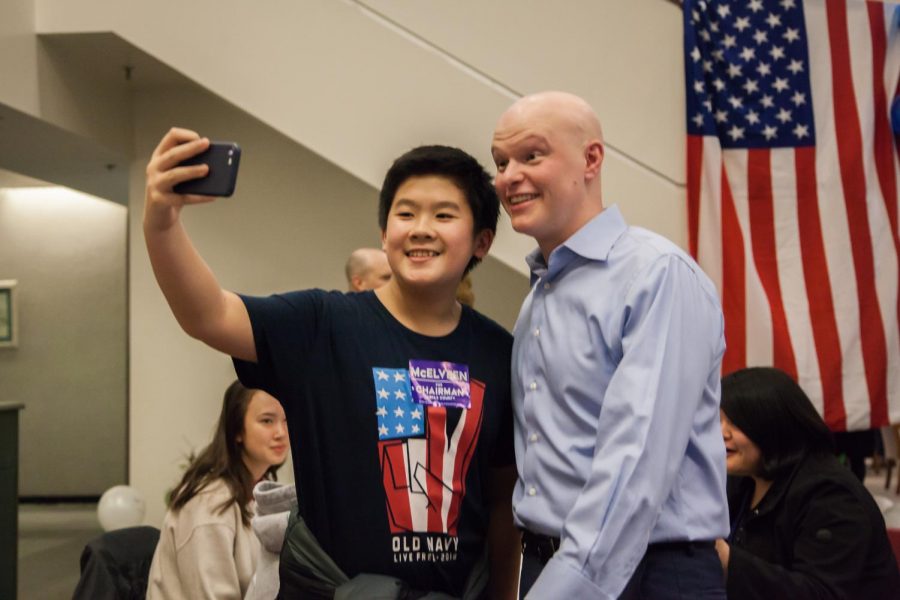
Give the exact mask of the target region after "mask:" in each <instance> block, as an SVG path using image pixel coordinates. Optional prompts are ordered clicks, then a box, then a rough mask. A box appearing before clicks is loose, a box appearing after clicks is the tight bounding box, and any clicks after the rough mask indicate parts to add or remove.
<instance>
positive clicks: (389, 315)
mask: <svg viewBox="0 0 900 600" xmlns="http://www.w3.org/2000/svg"><path fill="white" fill-rule="evenodd" d="M208 145H209V140H207V139H206V138H201V137H200V136H199V135H198V134H196V133H195V132H192V131H188V130H184V129H172V130H170V131H169V132H168V133H167V134H166V135H165V137H163V139H162V141H161V142H160V143H159V145H158V146H157V148H156V150H155V151H154V152H153V156H152V158H151V160H150V163H149V165H148V166H147V186H146V202H145V206H144V235H145V239H146V243H147V249H148V252H149V255H150V261H151V263H152V266H153V271H154V273H155V275H156V279H157V281H158V283H159V286H160V288H161V290H162V291H163V294H164V295H165V297H166V300H167V301H168V303H169V306H170V307H171V309H172V312H173V313H174V315H175V318H176V319H177V320H178V323H179V324H180V325H181V327H182V328H183V329H184V330H185V331H186V332H187V333H188V334H189V335H191V336H192V337H195V338H197V339H199V340H201V341H203V342H205V343H206V344H208V345H209V346H211V347H212V348H215V349H217V350H219V351H221V352H224V353H226V354H228V355H230V356H232V357H233V358H234V363H235V368H236V370H237V372H238V376H239V377H240V379H241V381H242V382H243V383H244V384H245V385H247V386H250V387H253V388H258V389H263V390H265V391H267V392H268V393H270V394H272V395H273V396H275V397H276V398H279V399H280V400H281V402H282V403H283V405H284V408H285V412H286V414H287V418H288V427H289V429H290V431H291V446H292V450H293V456H294V461H295V463H294V465H295V466H294V471H295V472H294V476H295V482H296V485H297V490H298V498H299V510H298V513H299V514H298V515H296V516H295V517H294V518H292V520H291V523H290V525H289V530H288V533H287V535H286V538H285V547H284V549H283V551H282V555H281V572H280V578H281V595H282V596H284V597H295V596H296V597H329V596H328V594H333V592H334V588H335V587H340V585H341V584H343V585H345V586H350V587H351V588H352V586H353V585H354V580H353V578H354V577H357V576H364V577H368V576H370V575H375V576H385V577H382V578H378V577H376V578H375V580H376V581H381V582H383V581H384V580H388V581H389V582H390V585H395V586H396V587H397V589H398V594H400V593H407V590H411V591H412V595H413V596H415V597H419V595H420V594H421V593H425V592H438V593H443V594H446V595H449V596H452V597H461V598H467V599H468V598H482V597H490V598H512V597H514V596H515V590H516V580H517V577H518V564H519V557H520V545H519V536H518V533H517V532H516V530H515V528H514V525H513V521H512V512H511V506H510V499H511V494H512V486H513V484H514V482H515V468H514V459H513V450H512V416H511V406H510V391H509V390H510V382H509V377H510V373H509V361H510V351H511V345H512V339H511V336H510V335H509V334H508V333H507V332H506V331H504V330H503V329H502V328H501V327H500V326H499V325H497V324H495V323H494V322H492V321H490V320H489V319H487V318H486V317H484V316H482V315H480V314H479V313H477V312H475V311H474V310H472V309H470V308H468V307H464V306H461V305H460V304H459V303H458V302H457V301H456V299H455V293H456V288H457V285H458V284H459V282H460V280H461V279H462V277H463V275H464V274H465V273H466V272H468V270H469V269H471V268H472V267H473V266H474V265H475V264H476V263H477V262H478V261H479V260H480V259H482V258H483V257H484V256H485V255H486V254H487V252H488V250H489V249H490V246H491V243H492V241H493V237H494V233H495V230H496V223H497V215H498V212H499V204H498V201H497V197H496V194H495V192H494V190H493V186H492V183H491V179H490V176H489V175H488V174H487V173H486V172H485V171H484V169H483V168H482V167H481V166H480V165H479V164H478V163H477V161H475V159H473V158H472V157H471V156H469V155H468V154H466V153H464V152H462V151H461V150H457V149H455V148H449V147H444V146H425V147H420V148H416V149H414V150H411V151H410V152H407V153H406V154H404V155H403V156H401V157H400V158H398V159H397V160H396V161H395V162H394V164H393V166H392V167H391V168H390V170H389V171H388V173H387V175H386V177H385V181H384V185H383V188H382V191H381V196H380V201H379V212H378V216H379V224H380V226H381V231H382V245H383V248H384V251H385V252H386V254H387V257H388V262H389V263H390V265H391V270H392V272H393V276H392V277H391V279H390V281H389V282H388V283H387V284H385V285H384V286H382V287H381V288H379V289H377V290H375V291H369V292H363V293H358V294H343V293H340V292H325V291H322V290H306V291H299V292H291V293H287V294H276V295H273V296H269V297H266V298H258V297H249V296H240V295H238V294H235V293H233V292H230V291H227V290H223V289H222V288H221V287H220V285H219V283H218V282H217V280H216V278H215V276H214V275H213V273H212V272H211V270H210V269H209V267H208V266H207V265H206V263H205V262H204V261H203V259H202V258H201V257H200V255H199V253H198V252H197V251H196V249H195V248H194V246H193V244H192V243H191V241H190V239H189V237H188V235H187V232H186V231H185V229H184V227H183V226H182V224H181V221H180V218H179V216H180V213H181V210H182V208H183V207H184V206H186V205H191V204H199V203H204V202H209V201H211V200H213V199H214V198H211V197H208V196H194V195H181V194H176V193H174V192H173V191H172V189H173V186H174V185H175V184H177V183H180V182H183V181H187V180H190V179H195V178H199V177H203V176H205V175H206V174H207V166H205V165H195V166H180V165H179V163H181V162H182V161H184V160H185V159H187V158H190V157H193V156H196V155H197V154H199V153H201V152H203V151H204V150H205V149H206V148H207V147H208ZM311 546H316V547H320V548H321V550H324V554H325V556H324V559H323V560H321V561H319V562H318V563H316V564H312V565H311V564H309V562H308V561H306V560H305V559H304V556H307V554H308V553H307V552H306V551H307V550H309V548H310V547H311ZM348 578H349V579H350V581H349V582H346V580H347V579H348ZM488 580H489V583H486V582H488ZM366 581H369V580H368V579H367V580H366ZM345 582H346V583H345ZM367 585H368V583H367ZM346 589H347V588H346V587H345V590H346ZM353 589H356V588H353ZM368 593H371V589H370V590H369V592H368ZM315 594H320V596H316V595H315ZM365 594H366V592H365V591H362V592H361V593H360V595H359V597H365ZM443 597H446V596H443Z"/></svg>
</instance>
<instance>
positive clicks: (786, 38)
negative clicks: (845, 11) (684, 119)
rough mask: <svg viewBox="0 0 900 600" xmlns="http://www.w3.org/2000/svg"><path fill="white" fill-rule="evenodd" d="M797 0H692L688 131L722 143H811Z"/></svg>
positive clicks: (803, 30)
mask: <svg viewBox="0 0 900 600" xmlns="http://www.w3.org/2000/svg"><path fill="white" fill-rule="evenodd" d="M798 2H799V0H779V1H778V2H777V3H776V2H773V1H766V2H764V1H763V0H747V1H746V2H716V1H715V0H712V1H700V2H697V3H696V4H695V5H694V7H693V8H692V9H691V15H690V18H689V19H685V36H686V39H687V40H693V41H694V45H693V49H692V50H691V51H690V52H689V53H688V56H687V57H686V61H685V69H686V71H687V73H686V75H687V81H688V82H689V84H688V86H687V87H688V89H687V108H688V125H687V127H688V133H689V134H694V135H714V136H717V137H718V138H719V140H720V143H721V146H722V148H788V147H797V146H814V145H815V142H816V140H815V137H816V136H815V127H814V125H813V111H812V93H811V87H810V80H809V52H808V49H807V43H806V24H805V22H804V18H803V10H802V7H801V6H798Z"/></svg>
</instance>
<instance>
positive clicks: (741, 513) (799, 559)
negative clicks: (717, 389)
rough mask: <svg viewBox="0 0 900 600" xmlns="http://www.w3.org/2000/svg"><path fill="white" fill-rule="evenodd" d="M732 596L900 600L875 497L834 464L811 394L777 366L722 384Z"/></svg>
mask: <svg viewBox="0 0 900 600" xmlns="http://www.w3.org/2000/svg"><path fill="white" fill-rule="evenodd" d="M721 421H722V437H723V438H724V441H725V451H726V457H727V458H726V461H727V469H728V475H729V481H728V507H729V512H730V514H731V535H730V536H729V539H728V540H727V541H726V540H718V541H717V543H716V548H717V550H718V551H719V557H720V558H721V560H722V566H723V567H724V569H725V573H726V578H727V584H726V587H727V592H728V598H729V599H731V600H740V599H743V598H760V599H765V600H775V599H777V598H791V599H796V600H800V599H803V598H866V599H872V600H874V599H875V598H879V599H881V598H898V597H900V573H898V570H897V563H896V561H895V559H894V555H893V552H892V551H891V546H890V542H889V541H888V537H887V532H886V531H885V525H884V519H883V518H882V516H881V512H880V511H879V509H878V506H877V505H876V504H875V502H874V500H873V499H872V496H871V495H870V494H869V492H868V490H866V489H865V488H864V487H863V485H862V484H861V483H860V482H859V480H858V479H857V478H856V477H855V476H854V475H853V473H852V472H850V470H849V469H847V468H846V467H844V466H843V465H841V464H840V463H839V462H838V460H837V459H836V458H835V456H834V453H833V448H832V441H831V433H830V431H829V430H828V427H827V426H826V425H825V422H824V421H823V420H822V418H821V417H820V416H819V413H818V412H816V409H815V408H814V407H813V405H812V403H811V402H810V400H809V398H808V397H807V396H806V394H805V393H804V392H803V390H801V389H800V386H798V385H797V384H796V383H795V382H794V381H793V380H792V379H791V378H790V377H789V376H788V375H787V374H785V373H783V372H782V371H779V370H777V369H771V368H752V369H743V370H741V371H737V372H735V373H732V374H731V375H728V376H726V377H725V378H724V379H723V380H722V409H721Z"/></svg>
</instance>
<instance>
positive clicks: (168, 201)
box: [144, 127, 215, 231]
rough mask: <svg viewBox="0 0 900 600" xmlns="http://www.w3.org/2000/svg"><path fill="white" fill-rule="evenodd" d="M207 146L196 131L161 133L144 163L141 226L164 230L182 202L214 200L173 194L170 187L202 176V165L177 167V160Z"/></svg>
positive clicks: (172, 222)
mask: <svg viewBox="0 0 900 600" xmlns="http://www.w3.org/2000/svg"><path fill="white" fill-rule="evenodd" d="M207 148H209V139H207V138H201V137H200V136H199V135H198V134H197V132H195V131H191V130H189V129H180V128H178V127H173V128H172V129H170V130H169V132H168V133H166V135H165V136H163V139H162V140H161V141H160V142H159V145H158V146H157V147H156V150H154V151H153V156H152V157H151V158H150V162H149V163H148V164H147V185H146V191H145V201H144V229H145V231H146V230H148V229H151V230H157V231H165V230H167V229H169V228H170V227H172V225H174V224H175V223H176V222H177V221H178V216H179V215H180V214H181V207H182V206H184V205H185V204H200V203H202V202H212V201H213V200H215V198H214V197H211V196H197V195H193V194H176V193H175V192H173V191H172V188H174V187H175V185H176V184H179V183H181V182H182V181H188V180H191V179H197V178H199V177H204V176H205V175H206V174H207V172H208V171H209V167H208V166H207V165H205V164H201V165H192V166H187V167H179V166H178V163H180V162H181V161H183V160H186V159H188V158H191V157H192V156H196V155H197V154H200V153H201V152H203V151H204V150H206V149H207Z"/></svg>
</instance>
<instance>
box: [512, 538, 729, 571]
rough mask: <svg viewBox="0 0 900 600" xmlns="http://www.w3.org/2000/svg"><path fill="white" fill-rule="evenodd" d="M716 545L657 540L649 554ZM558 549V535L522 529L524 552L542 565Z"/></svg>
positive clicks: (648, 548) (701, 548) (693, 549)
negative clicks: (552, 535) (551, 535)
mask: <svg viewBox="0 0 900 600" xmlns="http://www.w3.org/2000/svg"><path fill="white" fill-rule="evenodd" d="M715 547H716V543H715V542H714V541H711V540H702V541H693V542H687V541H681V542H657V543H655V544H650V545H649V546H647V554H650V553H655V552H685V553H688V554H690V553H692V552H694V551H696V550H704V549H710V548H715ZM557 550H559V538H558V537H550V536H549V535H542V534H540V533H534V532H531V531H528V530H527V529H523V530H522V552H524V553H525V554H528V555H530V556H534V557H535V558H537V559H538V560H539V561H540V563H541V564H542V565H546V564H547V562H548V561H549V560H550V559H551V558H552V557H553V555H554V554H555V553H556V551H557Z"/></svg>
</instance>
